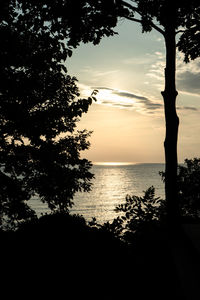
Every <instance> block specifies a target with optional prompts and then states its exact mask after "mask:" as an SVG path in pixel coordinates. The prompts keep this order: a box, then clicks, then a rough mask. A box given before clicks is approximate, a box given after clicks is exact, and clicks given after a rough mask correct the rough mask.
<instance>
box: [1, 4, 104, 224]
mask: <svg viewBox="0 0 200 300" xmlns="http://www.w3.org/2000/svg"><path fill="white" fill-rule="evenodd" d="M80 3H81V2H80ZM47 4H49V5H48V6H47ZM64 4H65V1H50V2H48V1H21V0H19V1H15V0H9V1H7V0H6V1H1V4H0V8H1V9H0V38H1V47H0V61H1V63H0V82H1V84H0V179H1V186H0V215H1V224H0V226H1V225H3V223H4V221H10V222H12V221H13V223H15V221H20V220H22V219H24V218H31V217H34V216H35V213H34V211H33V210H32V209H31V208H30V207H29V206H28V202H27V201H28V200H29V199H30V198H31V197H32V196H33V195H37V196H38V197H39V198H40V199H41V201H43V202H46V203H47V204H48V205H49V207H50V209H51V210H54V211H55V210H59V211H68V208H69V207H70V206H71V205H72V204H73V202H72V200H73V196H74V194H75V193H76V192H77V191H89V190H90V186H91V183H90V180H91V179H92V178H93V175H92V174H91V173H90V171H89V169H90V167H91V163H90V162H89V161H88V160H86V159H82V158H81V156H80V154H81V151H84V150H86V149H88V147H89V142H88V141H87V138H88V137H89V136H90V132H87V131H86V130H83V131H78V130H76V124H77V122H78V121H79V119H80V117H81V116H82V114H83V113H86V112H87V111H88V108H89V106H90V105H91V103H92V101H94V100H95V93H96V92H95V91H94V93H93V94H92V95H91V97H89V98H88V99H80V98H79V97H80V94H79V90H78V88H77V85H76V78H74V77H70V76H69V75H68V74H67V69H66V66H65V64H64V62H65V60H66V58H67V56H70V55H71V54H72V51H71V49H70V46H68V45H66V44H65V43H64V38H68V41H69V44H70V45H74V46H75V45H77V44H78V43H79V42H80V40H81V39H82V40H83V41H85V42H86V41H88V40H89V39H90V38H91V39H92V35H91V36H90V37H89V36H88V40H87V39H86V35H85V38H84V37H83V32H81V33H80V34H79V38H78V37H77V40H76V42H75V37H74V31H73V29H72V27H73V25H74V27H75V28H77V25H78V26H79V25H80V24H74V21H75V19H74V18H73V20H72V18H71V19H70V20H69V22H71V23H70V24H71V25H70V26H69V23H66V24H65V27H64V23H65V22H66V20H67V18H69V15H68V14H66V15H65V17H64V16H63V18H62V20H61V19H60V13H61V12H63V5H64ZM67 4H69V5H71V6H73V7H74V1H73V3H72V1H67ZM75 8H76V9H78V6H76V7H74V9H75ZM67 12H69V13H70V10H69V11H67ZM84 20H86V19H84ZM74 27H73V28H74ZM81 30H82V29H81ZM85 34H86V32H85ZM94 34H95V33H94ZM103 34H109V33H108V32H107V31H106V29H105V31H104V32H103V33H102V35H103ZM97 40H98V38H96V40H95V41H96V42H97ZM10 224H11V223H10Z"/></svg>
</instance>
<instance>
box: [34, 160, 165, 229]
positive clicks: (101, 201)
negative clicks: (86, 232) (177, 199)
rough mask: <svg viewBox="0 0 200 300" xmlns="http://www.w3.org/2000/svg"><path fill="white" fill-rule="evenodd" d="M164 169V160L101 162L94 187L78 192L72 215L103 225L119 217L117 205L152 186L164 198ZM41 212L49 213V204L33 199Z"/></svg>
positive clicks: (37, 210)
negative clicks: (116, 209)
mask: <svg viewBox="0 0 200 300" xmlns="http://www.w3.org/2000/svg"><path fill="white" fill-rule="evenodd" d="M161 171H164V164H160V163H124V164H123V163H120V164H115V163H101V164H100V163H99V164H96V165H93V167H92V169H91V172H92V173H93V174H94V176H95V178H94V179H93V180H92V190H91V191H90V192H89V193H87V192H81V193H77V194H76V195H75V197H74V200H73V202H74V205H73V207H72V208H71V209H70V213H71V214H79V215H82V216H83V217H84V218H85V219H86V220H87V221H91V220H92V218H96V220H97V222H98V223H100V224H102V223H104V222H107V221H112V220H113V219H114V218H116V217H117V213H116V212H115V208H116V206H117V205H119V204H122V203H124V202H125V199H126V196H127V195H130V196H133V195H136V196H142V195H144V191H146V190H147V189H148V188H149V187H151V186H154V187H155V195H156V197H161V198H162V199H164V184H163V182H162V178H161V176H160V175H159V172H161ZM31 207H33V208H34V209H35V211H36V213H37V214H38V215H41V214H45V213H46V212H47V213H48V212H49V210H48V207H47V206H46V205H45V204H43V203H42V202H41V201H39V200H38V199H37V198H35V199H33V200H32V201H31Z"/></svg>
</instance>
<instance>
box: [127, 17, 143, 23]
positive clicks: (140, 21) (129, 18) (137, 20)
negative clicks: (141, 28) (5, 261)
mask: <svg viewBox="0 0 200 300" xmlns="http://www.w3.org/2000/svg"><path fill="white" fill-rule="evenodd" d="M125 18H126V19H128V20H130V21H133V22H137V23H140V24H141V23H142V20H139V19H136V18H131V17H127V16H126V17H125Z"/></svg>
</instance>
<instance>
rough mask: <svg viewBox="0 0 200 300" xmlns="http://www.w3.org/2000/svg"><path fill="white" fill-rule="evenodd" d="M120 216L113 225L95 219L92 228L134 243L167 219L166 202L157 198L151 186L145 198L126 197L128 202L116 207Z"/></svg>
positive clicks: (91, 223)
mask: <svg viewBox="0 0 200 300" xmlns="http://www.w3.org/2000/svg"><path fill="white" fill-rule="evenodd" d="M115 211H116V212H117V213H119V214H120V216H118V217H117V218H115V219H114V220H113V221H112V222H111V223H110V222H106V223H104V224H103V225H100V224H98V223H97V222H96V219H93V221H92V222H90V226H95V227H97V228H101V230H104V231H107V232H110V233H112V234H113V235H114V236H116V237H118V238H120V239H122V240H123V241H126V242H132V241H133V240H135V239H136V238H137V237H138V236H140V235H141V234H143V233H144V232H145V229H147V228H148V227H149V226H157V225H159V224H160V225H161V223H162V222H165V218H166V204H165V201H164V200H162V199H160V198H159V197H155V188H154V187H153V186H151V187H150V188H148V189H147V190H146V191H145V192H144V196H142V197H140V196H135V195H133V196H130V195H127V196H126V201H125V203H123V204H120V205H118V206H117V207H116V209H115Z"/></svg>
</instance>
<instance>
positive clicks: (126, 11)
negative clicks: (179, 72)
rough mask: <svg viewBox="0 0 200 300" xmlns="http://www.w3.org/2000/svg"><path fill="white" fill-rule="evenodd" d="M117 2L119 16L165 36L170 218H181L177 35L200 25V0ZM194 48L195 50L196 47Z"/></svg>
mask: <svg viewBox="0 0 200 300" xmlns="http://www.w3.org/2000/svg"><path fill="white" fill-rule="evenodd" d="M114 2H115V3H116V10H118V16H121V17H125V18H127V19H128V20H131V21H133V22H138V23H140V24H141V25H142V31H143V32H149V31H151V30H152V29H155V30H156V31H158V32H159V33H160V34H161V35H162V36H163V38H164V41H165V47H166V67H165V89H164V91H163V92H162V93H161V94H162V96H163V100H164V107H165V121H166V137H165V142H164V148H165V162H166V167H165V194H166V200H167V210H168V217H169V220H170V221H172V222H177V220H178V218H179V205H178V191H177V163H178V159H177V139H178V127H179V118H178V116H177V113H176V97H177V95H178V92H177V90H176V79H175V78H176V48H177V44H176V36H177V34H184V33H185V34H186V36H188V30H187V27H189V26H190V28H191V31H192V30H193V28H194V27H195V26H199V15H198V12H199V6H200V5H199V3H198V1H195V0H194V1H189V0H185V1H179V0H178V1H169V0H132V1H120V0H119V1H114ZM115 14H116V11H115ZM197 24H198V25H197ZM191 31H190V32H191ZM197 40H198V38H197ZM184 41H186V43H185V44H184V46H183V44H182V50H184V51H185V52H186V57H188V54H187V50H186V49H187V46H189V44H188V40H187V39H186V38H185V39H184ZM180 47H181V46H180ZM184 47H185V48H184ZM196 48H197V47H196ZM196 48H195V49H196ZM192 49H193V50H194V47H193V48H192ZM191 55H193V57H196V56H195V55H196V54H195V51H190V56H191Z"/></svg>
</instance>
